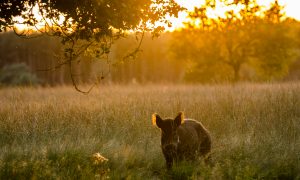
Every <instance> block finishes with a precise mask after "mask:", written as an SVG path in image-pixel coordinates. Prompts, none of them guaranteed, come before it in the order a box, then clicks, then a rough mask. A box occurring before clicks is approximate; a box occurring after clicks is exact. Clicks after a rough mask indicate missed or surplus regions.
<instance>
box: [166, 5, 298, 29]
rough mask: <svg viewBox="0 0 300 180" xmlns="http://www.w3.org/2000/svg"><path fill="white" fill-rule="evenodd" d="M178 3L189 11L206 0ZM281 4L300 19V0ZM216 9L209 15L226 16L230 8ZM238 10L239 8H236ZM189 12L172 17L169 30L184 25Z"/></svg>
mask: <svg viewBox="0 0 300 180" xmlns="http://www.w3.org/2000/svg"><path fill="white" fill-rule="evenodd" d="M175 1H176V2H177V3H178V4H180V5H181V6H183V7H185V8H187V9H188V11H193V9H194V7H199V6H201V5H202V4H204V3H205V0H175ZM278 1H279V4H280V5H283V6H284V7H285V10H284V12H285V13H286V15H287V16H288V17H292V18H295V19H297V20H300V11H299V10H298V9H299V1H297V0H278ZM257 2H258V4H259V5H261V6H265V7H266V8H267V7H269V6H270V4H271V3H272V2H274V0H257ZM216 9H217V10H216V11H214V12H213V11H209V12H208V16H210V17H217V16H221V17H222V16H224V12H225V11H226V10H228V7H224V6H218V5H217V7H216ZM234 10H235V11H238V9H234ZM187 15H188V13H186V12H181V13H180V14H179V17H178V18H174V17H172V18H170V21H171V22H172V24H173V25H172V27H167V28H166V29H167V30H168V31H174V30H175V29H178V28H182V27H184V24H183V22H184V21H186V20H187Z"/></svg>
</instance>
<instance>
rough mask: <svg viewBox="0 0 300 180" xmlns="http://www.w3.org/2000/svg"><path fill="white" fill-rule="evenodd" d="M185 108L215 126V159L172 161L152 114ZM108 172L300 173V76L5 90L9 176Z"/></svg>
mask: <svg viewBox="0 0 300 180" xmlns="http://www.w3.org/2000/svg"><path fill="white" fill-rule="evenodd" d="M178 111H184V112H185V116H186V117H188V118H193V119H196V120H198V121H201V122H202V123H203V125H204V126H205V127H206V128H207V129H208V130H209V131H210V133H211V136H212V141H213V147H212V152H211V156H212V159H211V162H210V164H209V165H207V164H204V163H203V162H202V161H197V162H193V163H191V162H181V163H179V164H177V165H175V166H174V168H173V169H172V170H171V171H167V170H166V168H165V161H164V158H163V155H162V152H161V148H160V130H159V129H158V128H156V127H154V126H153V125H152V122H151V115H152V114H153V113H154V112H156V113H158V114H160V115H161V116H162V117H175V115H176V114H177V112H178ZM95 153H100V154H101V155H102V156H104V157H105V158H107V159H108V161H105V160H103V161H102V160H101V159H99V158H97V156H95ZM106 178H109V179H300V83H275V84H247V83H246V84H236V85H210V86H208V85H207V86H206V85H144V86H142V85H130V86H125V85H111V86H109V85H107V86H100V87H97V88H96V89H94V90H93V91H92V92H91V93H90V94H88V95H83V94H80V93H78V92H77V91H75V90H74V88H72V87H54V88H2V89H0V179H106Z"/></svg>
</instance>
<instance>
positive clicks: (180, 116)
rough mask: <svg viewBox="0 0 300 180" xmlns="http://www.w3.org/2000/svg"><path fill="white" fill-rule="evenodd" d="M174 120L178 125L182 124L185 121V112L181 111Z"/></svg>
mask: <svg viewBox="0 0 300 180" xmlns="http://www.w3.org/2000/svg"><path fill="white" fill-rule="evenodd" d="M174 121H175V124H176V126H180V125H181V124H182V123H183V122H184V114H183V112H179V113H178V115H177V116H176V118H175V120H174Z"/></svg>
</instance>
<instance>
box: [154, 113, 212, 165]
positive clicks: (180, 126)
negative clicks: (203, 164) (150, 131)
mask: <svg viewBox="0 0 300 180" xmlns="http://www.w3.org/2000/svg"><path fill="white" fill-rule="evenodd" d="M152 122H153V124H154V125H156V126H157V127H159V128H160V129H161V148H162V152H163V155H164V157H165V160H166V165H167V168H168V169H170V168H172V166H173V162H174V161H181V160H195V159H197V158H198V157H203V158H208V154H209V152H210V150H211V137H210V135H209V132H208V130H207V129H206V128H205V127H204V126H203V125H202V124H201V123H200V122H198V121H196V120H192V119H184V114H183V112H179V113H178V115H177V116H176V117H175V119H169V118H167V119H162V118H161V117H160V116H159V115H158V114H153V115H152Z"/></svg>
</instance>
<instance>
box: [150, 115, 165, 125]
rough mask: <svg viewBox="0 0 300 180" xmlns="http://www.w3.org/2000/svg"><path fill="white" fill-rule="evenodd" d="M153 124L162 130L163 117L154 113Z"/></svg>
mask: <svg viewBox="0 0 300 180" xmlns="http://www.w3.org/2000/svg"><path fill="white" fill-rule="evenodd" d="M152 123H153V125H156V126H157V127H159V128H161V127H162V123H163V120H162V119H161V117H160V116H159V115H158V114H156V113H154V114H152Z"/></svg>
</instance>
